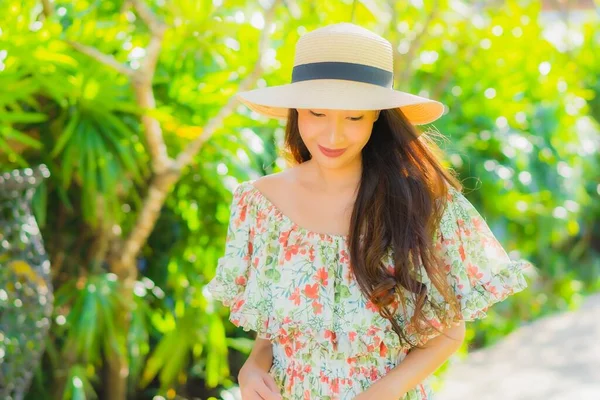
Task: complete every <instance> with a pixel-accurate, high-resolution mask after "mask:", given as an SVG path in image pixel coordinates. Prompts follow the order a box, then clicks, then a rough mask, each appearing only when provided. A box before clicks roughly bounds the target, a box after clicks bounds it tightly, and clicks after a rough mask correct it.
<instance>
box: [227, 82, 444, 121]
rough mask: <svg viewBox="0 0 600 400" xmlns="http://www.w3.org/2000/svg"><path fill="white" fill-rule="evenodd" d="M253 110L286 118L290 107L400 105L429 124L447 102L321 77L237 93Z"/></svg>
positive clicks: (375, 107) (410, 116) (412, 117)
mask: <svg viewBox="0 0 600 400" xmlns="http://www.w3.org/2000/svg"><path fill="white" fill-rule="evenodd" d="M237 98H238V99H239V100H240V101H241V102H242V103H243V104H245V105H246V106H247V107H248V108H250V109H251V110H254V111H256V112H258V113H260V114H262V115H265V116H267V117H272V118H279V119H285V118H287V116H288V110H289V109H290V108H312V109H333V110H385V109H392V108H400V109H401V110H402V112H403V113H404V115H406V117H407V118H408V120H409V121H410V122H411V123H412V124H414V125H422V124H428V123H431V122H433V121H435V120H436V119H438V118H439V117H441V116H442V115H443V114H444V105H443V104H442V103H440V102H438V101H435V100H431V99H427V98H425V97H421V96H417V95H414V94H411V93H406V92H402V91H399V90H394V89H392V88H385V87H381V86H376V85H372V84H368V83H362V82H354V81H346V80H339V79H320V80H309V81H302V82H294V83H290V84H286V85H280V86H270V87H266V88H261V89H254V90H250V91H246V92H239V93H237Z"/></svg>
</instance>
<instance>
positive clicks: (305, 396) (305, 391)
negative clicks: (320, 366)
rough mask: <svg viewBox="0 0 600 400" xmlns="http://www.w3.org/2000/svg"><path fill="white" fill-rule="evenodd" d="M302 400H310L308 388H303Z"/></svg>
mask: <svg viewBox="0 0 600 400" xmlns="http://www.w3.org/2000/svg"><path fill="white" fill-rule="evenodd" d="M304 400H310V390H308V389H305V390H304Z"/></svg>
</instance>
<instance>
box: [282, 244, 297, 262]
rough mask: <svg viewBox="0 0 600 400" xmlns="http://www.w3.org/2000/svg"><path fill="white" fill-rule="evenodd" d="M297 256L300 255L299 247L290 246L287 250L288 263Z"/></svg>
mask: <svg viewBox="0 0 600 400" xmlns="http://www.w3.org/2000/svg"><path fill="white" fill-rule="evenodd" d="M296 254H298V245H297V244H294V245H292V246H289V247H288V248H286V249H285V259H286V260H287V261H290V260H291V259H292V256H295V255H296Z"/></svg>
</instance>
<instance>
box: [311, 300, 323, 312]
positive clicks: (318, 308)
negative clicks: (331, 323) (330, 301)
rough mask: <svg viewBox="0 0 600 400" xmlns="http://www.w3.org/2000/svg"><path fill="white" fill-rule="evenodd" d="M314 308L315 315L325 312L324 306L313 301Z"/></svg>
mask: <svg viewBox="0 0 600 400" xmlns="http://www.w3.org/2000/svg"><path fill="white" fill-rule="evenodd" d="M312 306H313V312H314V313H315V314H321V313H322V312H323V304H321V303H319V302H317V301H313V303H312Z"/></svg>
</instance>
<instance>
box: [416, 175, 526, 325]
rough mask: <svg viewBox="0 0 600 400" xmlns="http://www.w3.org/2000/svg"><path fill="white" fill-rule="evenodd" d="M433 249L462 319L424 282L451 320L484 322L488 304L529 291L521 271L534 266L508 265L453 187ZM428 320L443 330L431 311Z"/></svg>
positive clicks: (496, 243)
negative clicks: (458, 306)
mask: <svg viewBox="0 0 600 400" xmlns="http://www.w3.org/2000/svg"><path fill="white" fill-rule="evenodd" d="M434 246H435V247H434V252H435V254H436V256H437V257H438V258H439V260H440V262H441V265H440V267H441V268H443V269H444V271H445V275H446V279H447V282H448V284H449V285H450V288H451V290H452V291H453V293H454V294H455V295H456V297H457V299H458V300H459V304H460V309H461V312H462V315H454V313H453V312H452V310H451V308H450V307H449V305H448V304H447V303H446V302H445V301H444V298H443V296H442V295H441V293H440V292H439V291H438V290H437V289H436V287H435V286H434V285H433V284H432V283H431V281H429V279H425V282H424V283H425V284H426V286H427V287H428V289H429V292H430V297H431V300H432V301H433V302H434V303H435V304H436V305H441V306H442V307H441V308H442V309H443V310H445V311H444V312H445V313H446V314H447V315H449V316H450V317H451V319H452V320H453V321H458V320H464V321H473V320H475V319H480V318H484V317H485V316H486V315H487V313H486V311H487V310H488V308H489V307H490V306H491V305H493V304H495V303H497V302H500V301H502V300H504V299H506V298H507V297H508V296H510V295H512V294H514V293H517V292H520V291H522V290H524V289H525V288H527V282H526V280H525V276H524V269H525V268H528V267H530V266H532V264H531V263H530V262H529V261H527V260H524V259H520V260H511V259H510V257H509V256H508V254H507V253H506V251H505V250H504V248H503V247H502V245H501V244H500V243H499V241H498V240H497V239H496V237H495V236H494V234H493V233H492V231H491V229H490V228H489V226H488V225H487V223H486V222H485V220H484V219H483V218H482V216H481V215H480V213H479V212H478V211H477V209H476V208H475V207H474V206H473V205H472V204H471V203H470V202H469V201H468V200H467V198H466V197H465V196H464V195H463V194H462V193H461V192H460V191H458V190H457V189H455V188H454V187H451V186H450V187H449V192H448V203H447V206H446V209H445V211H444V214H443V216H442V219H441V222H440V226H439V229H438V230H437V231H436V233H435V235H434ZM427 314H428V315H427ZM426 315H427V318H428V320H429V321H430V322H431V323H432V324H433V325H434V326H435V325H437V326H436V327H437V328H440V327H442V326H443V325H442V324H441V323H440V321H439V319H438V318H437V316H435V315H434V314H433V312H432V310H431V309H430V308H428V309H427V310H426ZM446 326H447V325H446Z"/></svg>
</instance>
